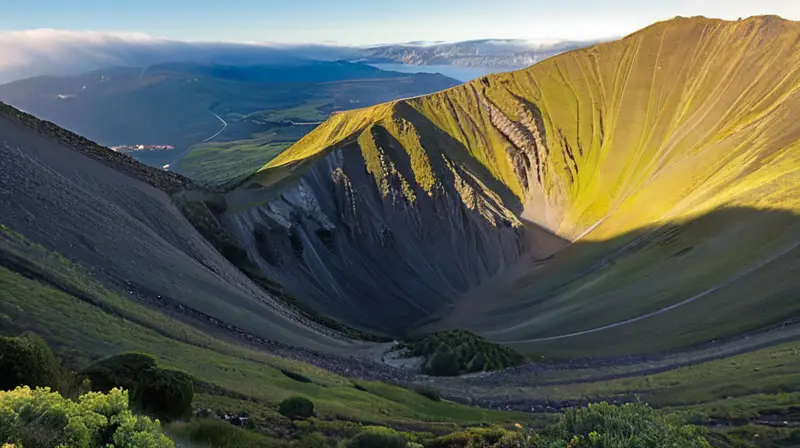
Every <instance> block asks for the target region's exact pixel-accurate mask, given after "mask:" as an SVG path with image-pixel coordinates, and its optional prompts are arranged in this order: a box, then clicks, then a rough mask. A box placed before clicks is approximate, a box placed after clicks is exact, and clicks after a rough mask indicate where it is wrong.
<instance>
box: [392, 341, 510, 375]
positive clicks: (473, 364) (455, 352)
mask: <svg viewBox="0 0 800 448" xmlns="http://www.w3.org/2000/svg"><path fill="white" fill-rule="evenodd" d="M397 349H398V350H405V356H406V357H409V358H411V357H423V358H424V359H425V363H424V364H423V366H422V373H425V374H428V375H434V376H455V375H461V374H464V373H471V372H484V371H491V370H499V369H505V368H508V367H514V366H518V365H520V364H523V363H524V362H525V357H524V356H522V355H521V354H519V353H517V352H516V351H514V350H513V349H510V348H508V347H503V346H501V345H497V344H493V343H491V342H489V341H487V340H486V339H484V338H482V337H480V336H478V335H475V334H473V333H470V332H468V331H464V330H452V331H444V332H439V333H434V334H430V335H428V336H425V337H422V338H420V339H417V340H414V341H410V342H404V343H402V344H400V345H398V346H397Z"/></svg>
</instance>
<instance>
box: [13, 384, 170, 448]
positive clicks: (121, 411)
mask: <svg viewBox="0 0 800 448" xmlns="http://www.w3.org/2000/svg"><path fill="white" fill-rule="evenodd" d="M0 440H3V441H5V442H10V443H11V444H17V445H19V446H22V447H36V448H54V447H61V446H68V447H71V448H95V447H97V448H100V447H107V446H113V447H117V448H138V447H148V448H174V446H175V445H174V444H173V443H172V441H171V440H170V439H169V438H168V437H167V436H165V435H164V434H163V433H162V432H161V425H160V424H159V422H158V421H152V420H150V419H149V418H148V417H140V416H135V415H133V413H132V412H131V411H130V409H128V393H127V392H125V391H122V390H119V389H114V390H112V391H110V392H109V393H108V394H101V393H95V392H92V393H88V394H85V395H83V396H81V397H80V398H79V399H78V400H77V401H71V400H68V399H66V398H63V397H62V396H61V395H60V394H58V393H57V392H51V391H50V389H49V388H37V389H35V390H31V389H30V388H29V387H27V386H26V387H20V388H17V389H15V390H14V391H11V392H0Z"/></svg>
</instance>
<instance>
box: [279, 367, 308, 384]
mask: <svg viewBox="0 0 800 448" xmlns="http://www.w3.org/2000/svg"><path fill="white" fill-rule="evenodd" d="M280 371H281V373H282V374H283V375H284V376H286V377H287V378H291V379H293V380H295V381H297V382H300V383H313V381H311V378H309V377H307V376H305V375H301V374H299V373H297V372H292V371H291V370H286V369H280Z"/></svg>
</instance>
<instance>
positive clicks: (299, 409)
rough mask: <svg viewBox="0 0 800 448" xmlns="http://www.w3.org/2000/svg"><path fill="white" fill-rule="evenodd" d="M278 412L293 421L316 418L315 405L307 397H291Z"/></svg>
mask: <svg viewBox="0 0 800 448" xmlns="http://www.w3.org/2000/svg"><path fill="white" fill-rule="evenodd" d="M278 412H280V413H281V415H283V416H284V417H288V418H290V419H292V420H295V419H298V418H310V417H313V416H314V403H312V402H311V400H309V399H308V398H305V397H290V398H287V399H285V400H283V401H282V402H281V404H280V405H279V406H278Z"/></svg>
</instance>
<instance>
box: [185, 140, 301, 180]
mask: <svg viewBox="0 0 800 448" xmlns="http://www.w3.org/2000/svg"><path fill="white" fill-rule="evenodd" d="M289 146H291V143H282V142H279V143H272V142H270V141H269V140H261V139H250V140H237V141H233V142H225V143H208V144H203V145H199V146H197V147H194V148H192V150H191V151H189V153H188V154H187V155H186V156H185V157H184V158H183V159H181V161H180V164H179V165H178V168H177V169H178V170H180V172H181V173H183V174H184V175H185V176H187V177H189V178H191V179H194V180H198V181H201V182H208V183H211V184H225V183H227V182H236V180H240V179H244V178H246V177H248V176H249V175H251V174H252V173H255V172H256V171H258V169H259V168H260V167H262V166H264V165H265V164H266V163H268V162H269V161H270V160H272V159H274V158H275V157H277V156H278V154H280V153H281V152H282V151H283V150H285V149H286V148H288V147H289Z"/></svg>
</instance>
